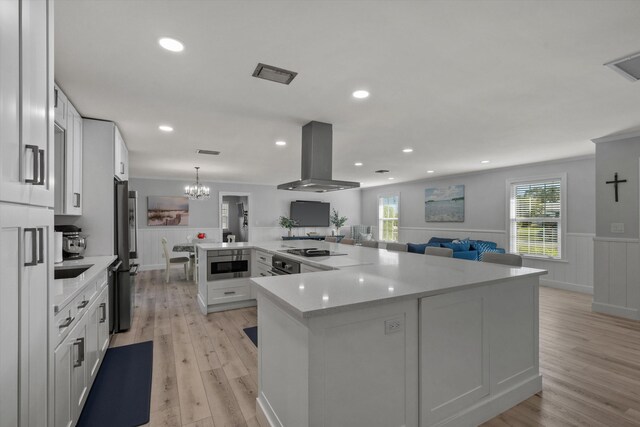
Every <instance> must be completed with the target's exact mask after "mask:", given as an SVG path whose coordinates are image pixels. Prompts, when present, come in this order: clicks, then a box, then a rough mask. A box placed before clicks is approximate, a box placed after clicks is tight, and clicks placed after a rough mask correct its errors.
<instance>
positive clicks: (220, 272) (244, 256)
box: [207, 249, 251, 282]
mask: <svg viewBox="0 0 640 427" xmlns="http://www.w3.org/2000/svg"><path fill="white" fill-rule="evenodd" d="M242 277H251V250H250V249H225V250H218V251H208V252H207V281H210V282H211V281H215V280H225V279H238V278H242Z"/></svg>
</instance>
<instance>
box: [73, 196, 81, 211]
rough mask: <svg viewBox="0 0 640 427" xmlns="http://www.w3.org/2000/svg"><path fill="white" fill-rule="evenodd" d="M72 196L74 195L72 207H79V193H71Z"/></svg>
mask: <svg viewBox="0 0 640 427" xmlns="http://www.w3.org/2000/svg"><path fill="white" fill-rule="evenodd" d="M73 196H74V197H75V202H74V203H73V207H74V208H79V207H80V193H73Z"/></svg>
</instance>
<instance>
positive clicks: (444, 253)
mask: <svg viewBox="0 0 640 427" xmlns="http://www.w3.org/2000/svg"><path fill="white" fill-rule="evenodd" d="M424 254H425V255H433V256H441V257H445V258H452V257H453V249H449V248H437V247H435V246H427V248H426V249H425V250H424Z"/></svg>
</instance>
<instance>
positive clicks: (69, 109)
mask: <svg viewBox="0 0 640 427" xmlns="http://www.w3.org/2000/svg"><path fill="white" fill-rule="evenodd" d="M55 91H56V93H57V98H58V107H56V126H55V151H56V155H55V165H56V167H55V169H56V172H55V173H56V183H57V185H56V188H55V213H56V215H82V147H83V139H82V117H80V114H79V113H78V111H77V110H76V109H75V107H74V106H73V104H71V102H69V99H68V98H67V97H66V96H65V94H64V93H63V92H62V90H61V89H60V88H59V87H57V86H56V88H55ZM58 108H60V109H61V110H60V111H61V112H60V113H59V114H58ZM63 111H64V112H63Z"/></svg>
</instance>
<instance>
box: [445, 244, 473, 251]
mask: <svg viewBox="0 0 640 427" xmlns="http://www.w3.org/2000/svg"><path fill="white" fill-rule="evenodd" d="M440 246H442V247H443V248H449V249H452V250H453V252H467V251H469V248H470V247H471V245H470V244H469V243H468V242H464V243H463V242H460V243H441V244H440Z"/></svg>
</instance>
